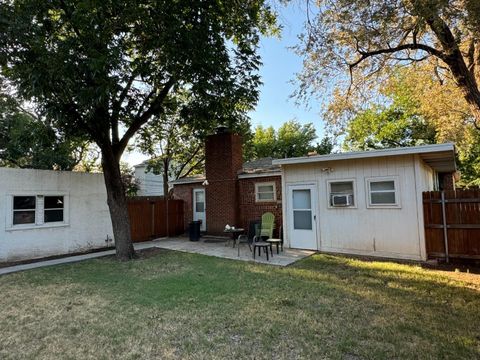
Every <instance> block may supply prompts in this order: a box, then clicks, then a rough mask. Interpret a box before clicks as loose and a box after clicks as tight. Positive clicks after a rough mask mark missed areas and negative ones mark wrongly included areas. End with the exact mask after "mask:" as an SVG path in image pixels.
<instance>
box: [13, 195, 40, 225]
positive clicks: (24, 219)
mask: <svg viewBox="0 0 480 360" xmlns="http://www.w3.org/2000/svg"><path fill="white" fill-rule="evenodd" d="M36 206H37V202H36V197H35V196H14V197H13V221H12V224H13V225H22V224H35V210H36Z"/></svg>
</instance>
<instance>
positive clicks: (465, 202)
mask: <svg viewBox="0 0 480 360" xmlns="http://www.w3.org/2000/svg"><path fill="white" fill-rule="evenodd" d="M423 215H424V219H425V242H426V248H427V256H428V257H430V258H435V257H445V258H446V260H447V261H448V259H449V258H451V257H456V258H465V259H480V190H455V191H427V192H424V193H423Z"/></svg>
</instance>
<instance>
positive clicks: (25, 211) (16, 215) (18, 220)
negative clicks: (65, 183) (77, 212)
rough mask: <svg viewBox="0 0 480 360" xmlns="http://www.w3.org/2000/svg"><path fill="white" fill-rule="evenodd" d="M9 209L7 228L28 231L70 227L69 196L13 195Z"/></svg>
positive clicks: (52, 194)
mask: <svg viewBox="0 0 480 360" xmlns="http://www.w3.org/2000/svg"><path fill="white" fill-rule="evenodd" d="M11 198H12V201H11V202H10V203H9V204H11V205H8V207H7V214H10V215H9V216H8V217H7V228H9V229H12V230H14V229H17V228H18V229H28V228H34V227H35V228H36V227H51V226H64V225H68V223H67V222H68V195H65V194H62V195H59V194H55V193H47V194H45V193H44V194H31V195H30V194H25V195H23V194H21V195H20V194H19V195H13V196H12V197H11Z"/></svg>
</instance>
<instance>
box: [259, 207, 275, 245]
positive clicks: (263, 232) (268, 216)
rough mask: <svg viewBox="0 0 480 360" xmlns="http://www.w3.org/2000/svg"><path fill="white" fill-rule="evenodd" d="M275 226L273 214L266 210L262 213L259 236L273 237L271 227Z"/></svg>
mask: <svg viewBox="0 0 480 360" xmlns="http://www.w3.org/2000/svg"><path fill="white" fill-rule="evenodd" d="M274 227H275V215H273V214H272V213H271V212H266V213H265V214H263V215H262V222H261V226H260V237H261V238H262V239H264V237H268V239H271V238H272V237H273V228H274Z"/></svg>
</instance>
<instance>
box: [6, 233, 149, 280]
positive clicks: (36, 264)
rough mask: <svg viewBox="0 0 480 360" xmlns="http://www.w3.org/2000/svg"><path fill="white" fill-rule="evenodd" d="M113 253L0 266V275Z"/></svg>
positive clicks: (138, 245)
mask: <svg viewBox="0 0 480 360" xmlns="http://www.w3.org/2000/svg"><path fill="white" fill-rule="evenodd" d="M133 246H134V248H135V250H140V249H148V248H151V247H155V246H157V241H147V242H142V243H135V244H133ZM113 254H115V250H106V251H99V252H95V253H90V254H84V255H75V256H68V257H63V258H58V259H52V260H45V261H37V262H34V263H30V264H21V265H14V266H9V267H4V268H0V275H5V274H10V273H15V272H19V271H24V270H31V269H37V268H41V267H45V266H52V265H59V264H69V263H74V262H78V261H83V260H88V259H95V258H99V257H102V256H107V255H113Z"/></svg>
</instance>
